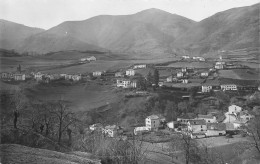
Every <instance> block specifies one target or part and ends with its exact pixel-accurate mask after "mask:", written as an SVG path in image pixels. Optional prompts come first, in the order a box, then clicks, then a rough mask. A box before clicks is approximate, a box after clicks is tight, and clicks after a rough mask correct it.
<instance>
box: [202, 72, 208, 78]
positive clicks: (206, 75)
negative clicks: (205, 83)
mask: <svg viewBox="0 0 260 164" xmlns="http://www.w3.org/2000/svg"><path fill="white" fill-rule="evenodd" d="M200 76H201V77H208V76H209V73H208V72H201V73H200Z"/></svg>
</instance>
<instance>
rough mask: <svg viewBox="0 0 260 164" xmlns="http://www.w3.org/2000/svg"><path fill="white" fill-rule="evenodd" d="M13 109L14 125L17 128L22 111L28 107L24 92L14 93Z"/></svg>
mask: <svg viewBox="0 0 260 164" xmlns="http://www.w3.org/2000/svg"><path fill="white" fill-rule="evenodd" d="M11 104H12V107H13V109H14V110H13V116H14V117H13V123H14V128H17V121H18V117H19V116H20V111H21V110H22V109H23V108H24V107H25V106H26V97H25V96H24V94H23V92H22V91H15V92H13V93H12V103H11Z"/></svg>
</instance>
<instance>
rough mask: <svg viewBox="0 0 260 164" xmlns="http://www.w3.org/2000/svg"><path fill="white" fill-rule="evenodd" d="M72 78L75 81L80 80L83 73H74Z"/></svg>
mask: <svg viewBox="0 0 260 164" xmlns="http://www.w3.org/2000/svg"><path fill="white" fill-rule="evenodd" d="M71 79H72V80H73V81H79V80H81V75H72V77H71Z"/></svg>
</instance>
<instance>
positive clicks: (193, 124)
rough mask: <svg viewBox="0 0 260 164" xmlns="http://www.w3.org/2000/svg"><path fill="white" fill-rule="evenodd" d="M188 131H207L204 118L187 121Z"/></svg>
mask: <svg viewBox="0 0 260 164" xmlns="http://www.w3.org/2000/svg"><path fill="white" fill-rule="evenodd" d="M187 125H188V131H190V132H191V133H201V132H203V133H206V131H207V125H206V121H205V120H197V119H193V120H189V121H188V123H187Z"/></svg>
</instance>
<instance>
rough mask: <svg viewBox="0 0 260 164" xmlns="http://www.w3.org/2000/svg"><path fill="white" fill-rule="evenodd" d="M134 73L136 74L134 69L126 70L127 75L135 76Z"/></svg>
mask: <svg viewBox="0 0 260 164" xmlns="http://www.w3.org/2000/svg"><path fill="white" fill-rule="evenodd" d="M134 75H135V70H133V69H128V70H126V76H134Z"/></svg>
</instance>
